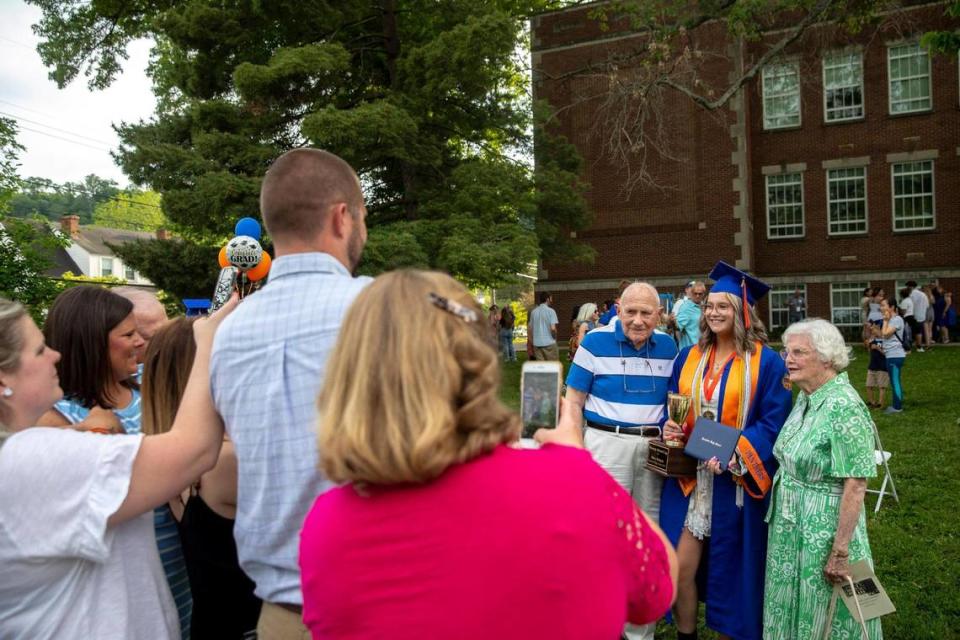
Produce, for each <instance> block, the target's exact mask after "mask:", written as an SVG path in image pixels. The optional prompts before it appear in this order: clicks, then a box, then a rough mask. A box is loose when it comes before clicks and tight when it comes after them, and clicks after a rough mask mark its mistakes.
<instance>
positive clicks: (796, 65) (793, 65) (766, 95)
mask: <svg viewBox="0 0 960 640" xmlns="http://www.w3.org/2000/svg"><path fill="white" fill-rule="evenodd" d="M784 68H789V69H791V70H792V71H793V74H794V76H795V77H796V79H797V85H796V95H797V113H796V118H797V121H796V122H790V123H788V124H777V125H772V124H770V122H769V119H770V118H776V119H778V120H779V119H783V118H785V117H788V116H784V115H777V116H771V115H769V114H768V113H767V101H768V100H774V99H777V98H784V97H788V96H791V95H793V93H794V92H792V91H791V92H786V93H773V94H771V93H770V92H769V91H768V90H767V78H768V76H772V75H773V73H774V71H776V70H780V69H784ZM760 84H761V87H762V94H763V128H764V130H766V131H774V130H777V129H796V128H797V127H800V126H802V125H803V100H802V96H801V91H800V62H799V61H798V60H784V61H782V62H777V63H774V64H768V65H767V66H765V67H764V68H763V73H762V74H761V80H760ZM792 115H793V114H789V117H792Z"/></svg>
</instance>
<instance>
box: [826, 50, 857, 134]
mask: <svg viewBox="0 0 960 640" xmlns="http://www.w3.org/2000/svg"><path fill="white" fill-rule="evenodd" d="M853 53H856V54H857V55H858V56H859V58H860V111H861V113H860V115H859V116H853V117H850V118H834V119H833V120H830V119H829V118H828V117H827V58H828V57H830V56H831V55H844V54H853ZM820 69H821V82H822V83H823V121H824V122H825V123H826V124H836V123H838V122H859V121H860V120H866V118H867V87H866V84H867V82H866V78H864V74H863V51H861V50H859V49H856V50H852V51H832V52H829V53H828V54H827V55H825V56H824V57H823V60H821V62H820Z"/></svg>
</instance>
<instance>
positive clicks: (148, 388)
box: [140, 317, 197, 435]
mask: <svg viewBox="0 0 960 640" xmlns="http://www.w3.org/2000/svg"><path fill="white" fill-rule="evenodd" d="M196 353H197V345H196V343H195V342H194V340H193V319H191V318H182V317H181V318H176V319H174V320H171V321H170V322H169V323H167V324H166V325H164V327H163V328H161V329H160V330H159V331H157V333H156V334H155V335H154V336H153V339H152V340H150V346H149V347H147V353H146V354H145V355H144V357H143V381H142V385H141V394H142V400H141V402H142V405H141V408H142V414H141V417H140V427H141V430H142V431H143V433H145V434H146V435H156V434H158V433H166V432H167V431H169V430H170V427H172V426H173V419H174V418H175V417H176V415H177V409H178V408H179V407H180V400H181V399H182V398H183V390H184V389H186V387H187V379H188V378H189V377H190V369H191V368H192V367H193V357H194V355H196Z"/></svg>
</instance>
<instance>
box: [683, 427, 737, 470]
mask: <svg viewBox="0 0 960 640" xmlns="http://www.w3.org/2000/svg"><path fill="white" fill-rule="evenodd" d="M739 441H740V429H736V428H734V427H728V426H727V425H725V424H720V423H719V422H717V421H715V420H710V419H709V418H702V417H701V418H697V421H696V422H694V423H693V433H691V434H690V439H689V440H687V446H686V447H685V448H684V450H683V452H684V453H685V454H687V455H688V456H690V457H692V458H698V459H700V460H703V461H704V462H706V461H707V460H709V459H710V458H714V457H715V458H717V460H719V461H720V468H721V469H724V470H726V468H727V463H728V462H730V458H732V457H733V452H734V451H736V449H737V442H739Z"/></svg>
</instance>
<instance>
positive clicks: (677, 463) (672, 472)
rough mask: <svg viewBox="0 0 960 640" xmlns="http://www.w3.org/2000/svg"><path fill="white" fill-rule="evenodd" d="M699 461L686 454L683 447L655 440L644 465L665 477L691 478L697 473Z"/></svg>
mask: <svg viewBox="0 0 960 640" xmlns="http://www.w3.org/2000/svg"><path fill="white" fill-rule="evenodd" d="M698 462H699V460H697V459H696V458H691V457H690V456H688V455H686V454H685V453H684V452H683V447H677V446H670V445H669V444H667V443H665V442H660V441H659V440H654V441H652V442H650V449H649V451H648V452H647V462H646V464H645V465H644V467H646V468H647V469H649V470H650V471H653V472H654V473H656V474H659V475H661V476H663V477H665V478H689V477H692V476H695V475H697V464H698Z"/></svg>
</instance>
